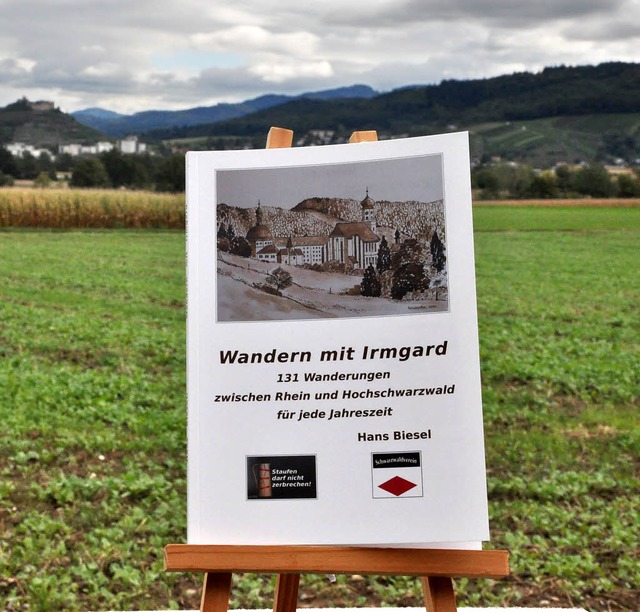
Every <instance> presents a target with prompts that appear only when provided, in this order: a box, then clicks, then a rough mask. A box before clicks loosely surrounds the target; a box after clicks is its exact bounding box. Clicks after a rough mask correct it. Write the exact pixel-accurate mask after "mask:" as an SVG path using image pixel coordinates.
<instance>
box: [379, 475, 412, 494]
mask: <svg viewBox="0 0 640 612" xmlns="http://www.w3.org/2000/svg"><path fill="white" fill-rule="evenodd" d="M417 486H418V485H417V484H415V483H414V482H410V481H408V480H405V479H404V478H400V476H394V477H393V478H391V480H387V482H383V483H382V484H381V485H378V487H379V488H380V489H384V490H385V491H386V492H387V493H391V495H395V496H396V497H399V496H400V495H404V494H405V493H406V492H407V491H411V489H413V488H414V487H417Z"/></svg>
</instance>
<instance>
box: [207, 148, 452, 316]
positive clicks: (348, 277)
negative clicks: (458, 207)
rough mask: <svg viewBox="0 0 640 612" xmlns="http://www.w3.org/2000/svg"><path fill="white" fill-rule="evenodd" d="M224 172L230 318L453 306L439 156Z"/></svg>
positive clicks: (222, 222) (221, 281) (221, 301)
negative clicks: (450, 298) (449, 285)
mask: <svg viewBox="0 0 640 612" xmlns="http://www.w3.org/2000/svg"><path fill="white" fill-rule="evenodd" d="M403 162H404V163H403ZM420 162H422V163H420ZM217 182H218V189H217V192H218V193H217V209H216V221H217V228H218V229H217V319H218V321H219V322H228V321H268V320H295V319H315V318H331V317H339V318H344V317H371V316H376V317H379V316H389V315H408V314H425V313H434V312H443V311H447V310H448V308H449V290H448V278H447V248H446V232H445V202H444V194H443V179H442V160H441V157H440V156H425V158H417V159H416V158H410V159H409V160H402V159H400V160H397V159H394V160H382V161H375V162H361V163H358V164H335V165H327V166H323V165H320V166H313V167H307V166H305V167H302V168H299V167H293V168H286V169H283V168H267V169H260V170H252V169H247V170H232V171H226V170H225V171H221V172H219V173H218V175H217Z"/></svg>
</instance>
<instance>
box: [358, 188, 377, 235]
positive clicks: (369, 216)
mask: <svg viewBox="0 0 640 612" xmlns="http://www.w3.org/2000/svg"><path fill="white" fill-rule="evenodd" d="M360 208H361V209H362V222H363V223H366V224H367V225H368V226H369V227H370V228H371V231H372V232H373V233H374V234H375V233H376V230H377V226H376V203H375V202H374V201H373V200H372V199H371V197H369V188H368V187H367V195H366V196H365V198H364V200H362V202H360Z"/></svg>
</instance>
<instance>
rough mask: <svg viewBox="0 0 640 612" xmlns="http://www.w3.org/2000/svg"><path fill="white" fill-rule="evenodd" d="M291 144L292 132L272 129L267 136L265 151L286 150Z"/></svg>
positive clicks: (284, 129)
mask: <svg viewBox="0 0 640 612" xmlns="http://www.w3.org/2000/svg"><path fill="white" fill-rule="evenodd" d="M292 144H293V130H287V129H286V128H279V127H272V128H271V129H270V130H269V133H268V134H267V146H266V148H267V149H288V148H289V147H290V146H291V145H292Z"/></svg>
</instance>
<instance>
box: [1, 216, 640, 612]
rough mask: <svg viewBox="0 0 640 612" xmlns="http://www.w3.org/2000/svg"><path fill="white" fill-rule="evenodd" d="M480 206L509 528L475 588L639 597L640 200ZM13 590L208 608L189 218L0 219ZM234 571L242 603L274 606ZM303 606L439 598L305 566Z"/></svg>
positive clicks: (78, 604) (62, 599)
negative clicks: (616, 204) (195, 416)
mask: <svg viewBox="0 0 640 612" xmlns="http://www.w3.org/2000/svg"><path fill="white" fill-rule="evenodd" d="M638 212H639V211H638V209H621V208H609V209H600V208H597V209H596V208H580V209H559V208H535V209H534V208H511V209H507V208H504V207H492V206H482V207H477V208H475V209H474V217H475V227H476V234H475V245H476V264H477V285H478V305H479V313H478V314H479V325H480V340H481V356H482V376H483V396H484V410H485V427H486V446H487V466H488V482H489V496H490V517H491V528H492V542H491V544H490V546H492V547H496V548H507V549H509V550H510V551H511V564H512V570H513V575H512V576H511V577H510V578H509V579H507V580H503V581H497V582H496V581H490V580H484V581H466V580H460V581H458V582H457V585H456V587H457V590H458V598H459V603H460V604H461V605H474V604H480V603H482V604H483V605H498V606H499V605H534V604H539V605H547V604H545V603H544V602H548V605H554V606H558V607H559V606H569V605H572V604H573V605H580V606H584V607H585V608H587V609H588V610H636V609H640V551H639V548H638V543H639V542H640V522H639V521H638V520H637V509H638V507H640V484H639V483H640V479H639V476H640V423H639V422H638V373H639V372H640V354H639V345H640V324H639V323H640V321H639V316H638V300H639V298H640V287H639V283H638V268H639V263H640V262H639V259H640V258H639V255H638V252H639V251H638V243H639V240H640V215H639V214H638ZM0 275H1V277H2V284H1V285H0V419H1V420H2V424H3V436H2V437H1V438H0V472H1V478H0V608H2V609H4V610H24V609H29V610H38V611H39V610H42V611H48V610H71V611H73V610H89V609H91V610H109V609H111V610H113V609H121V610H126V609H157V608H178V607H182V608H196V607H198V598H199V593H198V592H199V583H200V576H196V575H188V574H185V575H182V574H172V575H166V574H164V573H163V572H162V548H163V546H164V545H165V544H166V543H169V542H181V541H184V538H185V485H186V482H185V463H186V439H185V420H186V418H185V391H184V387H185V325H184V324H185V295H184V293H185V292H184V283H185V278H184V233H183V232H180V231H140V230H138V231H136V230H126V231H125V230H109V231H95V230H93V231H91V230H84V231H65V232H59V231H58V232H51V231H32V230H8V231H2V232H0ZM272 593H273V581H272V579H271V578H270V577H264V576H254V575H244V576H240V577H238V579H237V580H236V582H235V586H234V592H233V605H234V606H236V607H252V606H253V607H255V606H264V607H269V606H270V605H271V604H270V601H269V600H268V599H265V598H268V597H269V596H270V595H272ZM301 594H302V600H301V605H307V606H318V605H334V606H338V605H367V604H370V605H402V606H405V605H421V602H420V597H421V592H420V588H419V584H418V583H417V581H415V580H413V579H406V578H394V579H389V578H383V577H379V578H377V577H372V578H362V577H352V576H343V577H339V578H338V582H337V583H336V584H333V585H331V584H330V583H329V582H328V581H327V580H326V578H325V577H324V576H319V577H314V576H309V577H306V578H305V579H304V582H303V586H302V588H301Z"/></svg>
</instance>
